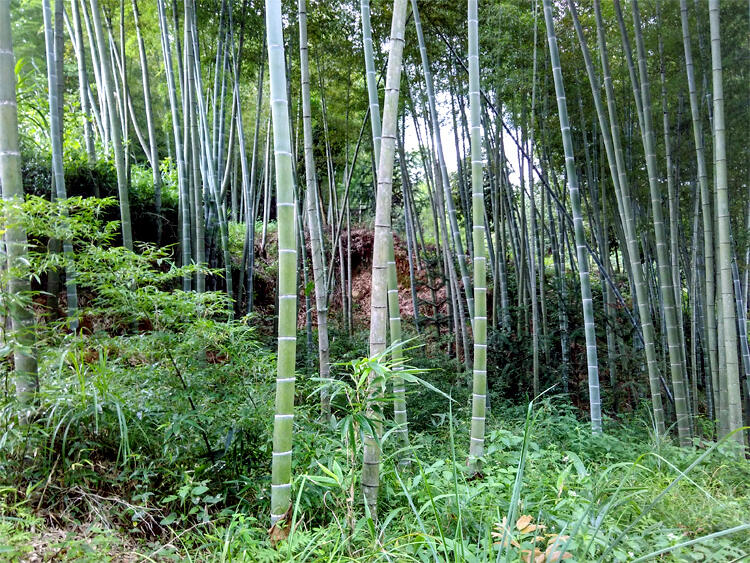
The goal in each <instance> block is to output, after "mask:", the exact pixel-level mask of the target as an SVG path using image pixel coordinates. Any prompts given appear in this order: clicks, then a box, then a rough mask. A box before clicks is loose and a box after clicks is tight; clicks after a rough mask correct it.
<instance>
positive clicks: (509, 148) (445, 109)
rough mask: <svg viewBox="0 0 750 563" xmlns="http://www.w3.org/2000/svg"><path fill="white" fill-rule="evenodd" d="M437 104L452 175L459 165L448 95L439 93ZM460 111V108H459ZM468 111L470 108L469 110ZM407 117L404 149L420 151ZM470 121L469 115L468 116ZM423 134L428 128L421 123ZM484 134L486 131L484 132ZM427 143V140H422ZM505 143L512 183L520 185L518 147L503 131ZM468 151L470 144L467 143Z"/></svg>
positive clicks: (457, 121)
mask: <svg viewBox="0 0 750 563" xmlns="http://www.w3.org/2000/svg"><path fill="white" fill-rule="evenodd" d="M435 102H436V105H437V112H438V118H439V120H440V138H441V140H442V143H443V157H444V158H445V166H446V168H447V169H448V174H452V173H453V172H455V171H456V170H457V169H458V163H457V160H456V149H455V137H454V133H453V118H452V117H451V114H450V112H451V104H450V97H449V94H448V93H445V92H438V93H437V94H436V95H435ZM457 109H458V108H457ZM467 109H468V108H467ZM410 117H411V116H409V117H407V119H406V130H405V131H404V148H405V149H406V152H413V151H415V152H416V151H419V140H418V138H417V132H416V130H415V129H414V120H413V119H411V118H410ZM466 118H467V120H468V115H467V116H466ZM456 123H457V124H458V126H459V127H461V118H460V117H459V116H458V115H457V116H456ZM420 129H421V134H422V135H423V136H424V134H425V131H426V128H425V124H424V122H422V121H420ZM482 134H484V131H482ZM422 141H423V142H426V139H424V138H423V139H422ZM503 142H504V145H505V156H506V158H507V159H508V162H509V163H510V166H511V170H510V181H511V183H512V184H518V183H519V176H518V169H519V165H518V155H517V151H516V146H515V144H514V142H513V139H511V137H510V136H509V135H508V134H507V133H506V132H505V131H503ZM466 148H467V151H468V143H467V147H466Z"/></svg>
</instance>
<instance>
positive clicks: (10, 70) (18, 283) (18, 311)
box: [0, 0, 49, 420]
mask: <svg viewBox="0 0 750 563" xmlns="http://www.w3.org/2000/svg"><path fill="white" fill-rule="evenodd" d="M47 7H49V6H47ZM15 63H16V61H15V57H14V55H13V41H12V38H11V27H10V0H0V186H1V187H2V197H3V200H4V201H5V203H6V213H7V215H6V222H5V249H6V255H7V264H5V265H4V266H6V265H7V268H8V270H7V273H8V274H9V279H8V286H7V290H8V292H9V293H10V295H12V296H13V297H12V299H10V311H9V313H10V320H11V329H12V331H13V340H14V347H13V362H14V365H15V373H14V384H15V388H16V398H17V400H18V403H19V406H20V407H21V409H22V412H20V413H19V416H20V419H21V420H26V419H28V417H29V414H30V410H31V408H32V406H33V402H34V397H35V395H36V392H37V390H38V389H39V379H38V375H37V361H36V351H35V349H34V347H35V341H36V337H35V333H34V314H33V311H32V310H31V307H30V306H29V305H30V302H29V301H27V299H28V296H29V292H30V290H31V278H30V276H29V272H28V268H27V266H26V264H27V260H26V231H25V230H24V228H23V226H22V216H21V210H20V206H21V204H22V203H23V182H22V179H21V153H20V150H19V146H18V109H17V105H16V76H15V72H14V69H15ZM3 269H4V268H3Z"/></svg>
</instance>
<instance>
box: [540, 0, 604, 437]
mask: <svg viewBox="0 0 750 563" xmlns="http://www.w3.org/2000/svg"><path fill="white" fill-rule="evenodd" d="M544 21H545V23H546V26H547V41H548V43H549V52H550V62H551V63H552V75H553V78H554V82H555V93H556V96H557V111H558V116H559V119H560V132H561V134H562V139H563V148H564V151H565V168H566V172H567V175H568V178H567V179H568V190H569V192H570V203H571V210H572V214H573V226H574V235H575V244H576V250H577V257H578V276H579V279H580V284H581V301H582V302H583V322H584V332H585V337H586V360H587V364H588V380H589V407H590V411H591V429H592V431H593V432H594V433H601V431H602V414H601V399H600V397H599V364H598V361H597V356H596V332H595V326H594V304H593V300H592V298H591V280H590V277H589V257H588V252H587V249H586V235H585V232H584V228H583V215H582V213H581V195H580V190H579V188H578V174H577V171H576V168H575V157H574V156H573V136H572V135H571V133H570V123H569V122H568V107H567V102H566V100H565V87H564V85H563V76H562V68H561V67H560V54H559V51H558V48H557V36H556V35H555V29H554V17H553V13H552V0H544Z"/></svg>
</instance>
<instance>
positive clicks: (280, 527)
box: [268, 506, 292, 548]
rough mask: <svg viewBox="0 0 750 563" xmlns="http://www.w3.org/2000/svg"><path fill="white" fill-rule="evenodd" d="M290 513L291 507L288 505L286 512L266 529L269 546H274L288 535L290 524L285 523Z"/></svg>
mask: <svg viewBox="0 0 750 563" xmlns="http://www.w3.org/2000/svg"><path fill="white" fill-rule="evenodd" d="M291 515H292V507H291V506H290V507H289V509H288V510H287V511H286V514H284V516H282V517H281V518H280V519H279V520H277V521H276V523H275V524H274V525H273V526H271V527H270V528H269V529H268V539H269V540H270V541H271V547H274V548H275V547H276V546H277V545H278V544H279V543H280V542H282V541H284V540H285V539H287V538H288V537H289V529H290V526H288V525H287V522H288V520H289V518H290V517H291Z"/></svg>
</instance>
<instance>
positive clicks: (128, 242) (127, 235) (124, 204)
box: [90, 0, 133, 250]
mask: <svg viewBox="0 0 750 563" xmlns="http://www.w3.org/2000/svg"><path fill="white" fill-rule="evenodd" d="M90 2H91V16H92V21H93V29H94V32H95V34H96V44H97V48H98V51H99V64H100V70H99V72H100V73H101V75H102V86H103V87H104V97H105V98H106V106H107V111H108V125H109V130H110V136H111V141H112V149H113V151H114V157H115V170H116V171H117V193H118V197H119V200H120V228H121V230H122V245H123V246H124V247H125V248H127V249H128V250H133V229H132V226H131V222H130V199H129V196H128V178H127V171H126V167H125V149H124V146H123V131H122V121H121V120H120V117H118V115H117V101H116V98H115V92H114V90H115V82H114V78H113V76H112V67H111V65H110V63H109V61H110V59H111V50H110V44H109V42H108V41H107V40H106V39H105V38H104V31H103V28H102V21H101V12H100V10H99V0H90Z"/></svg>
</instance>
